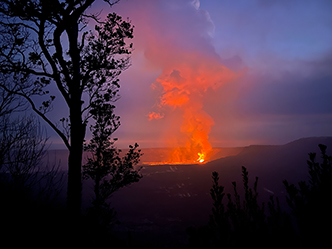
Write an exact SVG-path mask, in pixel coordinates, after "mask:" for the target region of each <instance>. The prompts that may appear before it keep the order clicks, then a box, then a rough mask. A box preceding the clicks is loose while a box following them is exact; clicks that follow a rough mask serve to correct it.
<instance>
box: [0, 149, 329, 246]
mask: <svg viewBox="0 0 332 249" xmlns="http://www.w3.org/2000/svg"><path fill="white" fill-rule="evenodd" d="M319 148H320V150H321V158H320V159H317V158H316V154H314V153H310V154H309V160H308V161H307V163H308V173H309V180H308V181H307V182H305V181H301V182H299V183H289V182H287V181H284V182H283V183H284V187H285V192H287V197H286V198H287V204H288V206H289V209H288V211H287V212H286V211H285V210H283V209H282V208H281V207H280V205H279V199H278V197H275V196H271V197H270V200H269V201H268V202H267V203H260V202H259V194H258V192H257V189H258V188H257V186H258V185H259V180H258V178H257V177H256V178H255V181H254V182H253V183H251V181H249V173H248V171H247V169H246V168H245V167H242V179H243V184H242V186H241V188H239V186H238V184H237V183H236V182H232V185H233V193H232V194H229V193H225V192H224V187H223V186H221V185H220V183H219V174H218V172H213V173H212V180H213V181H212V182H213V185H212V188H211V190H210V194H211V197H212V200H213V206H212V210H211V215H210V218H209V220H208V219H207V223H206V224H205V225H204V224H202V226H200V227H189V228H187V229H186V233H187V235H188V236H187V245H181V247H180V246H179V247H176V248H243V247H247V248H250V247H255V248H280V247H282V248H324V247H325V246H326V245H327V244H328V243H329V234H331V227H330V224H331V221H332V215H331V205H332V204H331V199H332V198H331V191H332V167H331V166H332V165H331V163H332V161H331V159H332V157H331V156H328V155H327V153H326V149H327V148H326V146H324V145H319ZM3 176H4V175H3V174H2V178H1V189H0V191H1V199H2V201H1V203H2V204H1V227H2V230H3V231H4V232H3V233H2V235H1V237H2V241H3V242H9V243H10V244H11V245H13V246H16V245H24V246H26V245H62V246H63V245H65V244H71V245H75V246H83V247H87V246H93V247H94V248H98V247H101V246H105V245H108V246H109V247H110V248H155V244H153V245H151V243H149V241H142V240H136V239H133V238H132V237H131V234H130V233H129V232H128V234H127V236H122V237H121V238H119V237H118V236H117V235H116V233H114V232H112V227H113V224H114V221H115V219H114V217H115V216H112V218H113V219H109V217H110V216H109V215H110V213H107V212H105V213H104V212H99V213H98V215H97V216H95V215H91V213H89V212H82V215H81V216H80V219H79V220H78V221H77V223H76V224H73V223H70V222H69V221H70V219H68V217H67V215H68V213H67V211H66V207H65V206H61V205H58V203H57V202H56V198H53V199H50V198H46V197H47V196H50V195H51V192H48V193H41V192H38V191H34V190H36V186H37V185H34V186H35V187H34V188H31V185H25V186H23V185H21V186H18V185H16V183H15V184H14V182H9V181H8V178H6V179H7V180H5V178H3ZM34 179H39V178H37V177H35V178H34ZM40 179H42V178H40ZM46 182H47V181H45V183H46ZM52 184H55V182H53V183H52ZM54 186H56V185H54ZM37 190H38V188H37ZM45 194H46V195H45ZM53 194H55V195H56V191H55V192H53ZM107 203H108V204H109V202H107ZM94 207H95V208H98V207H96V206H94ZM99 208H100V207H99ZM93 210H94V212H95V211H96V209H93ZM289 210H290V211H289ZM110 211H111V214H112V215H114V214H115V213H114V210H113V209H112V210H110ZM103 217H104V218H105V222H100V220H102V219H103ZM207 218H208V217H207ZM106 221H107V222H106ZM73 230H75V231H77V233H75V234H76V235H75V236H72V233H71V232H72V231H73ZM171 239H172V238H169V240H171ZM147 240H149V239H147ZM151 240H153V238H151ZM165 244H166V243H165ZM162 245H163V241H160V243H159V246H158V248H167V247H163V246H162Z"/></svg>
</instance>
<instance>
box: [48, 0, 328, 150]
mask: <svg viewBox="0 0 332 249" xmlns="http://www.w3.org/2000/svg"><path fill="white" fill-rule="evenodd" d="M101 9H102V15H106V14H107V13H108V12H113V11H114V12H116V13H118V14H120V15H121V16H122V17H124V18H127V17H128V18H129V19H130V20H131V22H132V24H133V25H134V26H135V29H134V37H135V38H134V39H133V43H134V49H135V50H134V52H133V54H132V66H131V67H130V68H129V69H128V70H126V71H125V72H124V73H123V74H122V76H121V78H120V85H121V88H120V95H121V99H120V100H118V102H116V106H117V108H116V113H117V114H118V115H120V116H121V126H120V128H119V130H118V131H117V132H116V133H115V137H118V138H119V141H118V143H117V146H118V147H127V145H128V144H133V143H135V142H137V143H138V144H139V145H140V147H143V148H144V147H164V146H170V141H175V142H179V141H177V139H179V138H181V137H185V136H188V134H186V130H190V129H191V128H192V129H196V128H197V127H198V128H197V129H199V130H200V131H202V130H204V134H200V135H202V136H205V138H206V139H207V140H208V141H209V143H210V145H211V146H212V147H222V146H246V145H250V144H284V143H287V142H290V141H292V140H295V139H298V138H301V137H310V136H331V135H332V129H331V127H332V97H331V96H332V15H331V10H332V1H330V0H291V1H289V0H237V1H233V0H201V1H199V0H141V1H137V0H122V1H120V3H118V4H117V5H115V6H114V7H113V8H112V9H111V10H109V8H108V7H107V5H105V4H104V3H103V2H102V1H100V3H99V5H98V4H95V5H94V6H93V8H92V9H90V10H91V11H92V12H99V11H100V10H101ZM149 114H150V117H149ZM192 120H195V121H197V122H198V123H197V124H196V123H195V124H193V123H192V122H191V121H192ZM193 127H196V128H193ZM195 136H196V135H195V131H192V133H191V139H193V137H195ZM56 141H57V139H55V140H54V143H57V142H56ZM202 146H203V145H202Z"/></svg>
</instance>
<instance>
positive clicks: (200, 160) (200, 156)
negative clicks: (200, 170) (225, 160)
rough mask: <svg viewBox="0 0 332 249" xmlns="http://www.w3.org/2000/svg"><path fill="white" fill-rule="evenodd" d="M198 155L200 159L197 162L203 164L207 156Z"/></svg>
mask: <svg viewBox="0 0 332 249" xmlns="http://www.w3.org/2000/svg"><path fill="white" fill-rule="evenodd" d="M197 154H198V159H197V162H199V163H203V162H204V161H205V160H204V158H205V154H204V153H197Z"/></svg>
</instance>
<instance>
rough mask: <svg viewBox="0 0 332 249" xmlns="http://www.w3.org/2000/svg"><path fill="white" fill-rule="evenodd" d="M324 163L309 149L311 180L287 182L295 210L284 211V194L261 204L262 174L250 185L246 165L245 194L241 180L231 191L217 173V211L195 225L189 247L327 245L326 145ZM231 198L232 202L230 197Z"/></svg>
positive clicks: (330, 177) (331, 177) (331, 176)
mask: <svg viewBox="0 0 332 249" xmlns="http://www.w3.org/2000/svg"><path fill="white" fill-rule="evenodd" d="M319 148H320V150H321V153H322V162H320V163H319V162H316V154H315V153H309V160H308V161H307V163H308V166H309V181H308V182H305V181H300V182H299V183H298V184H293V183H288V182H287V181H286V180H285V181H284V182H283V183H284V186H285V190H286V192H287V204H288V205H289V207H290V209H291V213H286V212H285V211H283V210H281V208H280V205H279V200H278V197H276V198H275V197H274V196H271V197H270V201H269V202H268V203H261V204H260V203H259V202H258V192H257V184H258V178H257V177H256V179H255V182H254V185H253V188H251V187H249V177H248V171H247V169H246V168H245V167H242V177H243V188H244V196H242V197H241V196H240V195H239V193H238V189H237V184H236V182H232V185H233V189H234V193H233V195H231V194H225V193H224V187H223V186H220V185H219V175H218V173H217V172H213V173H212V179H213V186H212V188H211V190H210V194H211V197H212V199H213V208H212V214H211V215H210V220H209V223H208V225H206V226H201V227H199V228H198V229H196V228H193V227H190V228H188V229H187V233H188V234H189V236H190V239H189V241H190V246H189V248H251V247H253V248H324V247H326V246H327V245H329V240H330V239H329V234H331V231H332V229H331V226H330V224H331V222H332V213H331V206H332V167H331V166H332V165H331V163H332V161H331V160H332V157H331V156H328V155H327V154H326V149H327V147H326V146H325V145H322V144H320V145H319ZM225 199H226V200H225Z"/></svg>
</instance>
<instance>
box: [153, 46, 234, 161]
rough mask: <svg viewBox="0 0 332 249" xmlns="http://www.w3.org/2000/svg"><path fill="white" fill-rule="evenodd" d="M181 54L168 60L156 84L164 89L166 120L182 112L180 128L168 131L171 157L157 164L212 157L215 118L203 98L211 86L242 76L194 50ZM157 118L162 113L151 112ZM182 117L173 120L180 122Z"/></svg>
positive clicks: (160, 100)
mask: <svg viewBox="0 0 332 249" xmlns="http://www.w3.org/2000/svg"><path fill="white" fill-rule="evenodd" d="M166 50H167V49H166ZM164 52H165V51H164ZM179 54H181V56H182V57H181V58H180V60H179V61H174V60H172V61H169V62H167V60H166V61H165V63H164V66H163V72H162V74H161V75H159V77H158V78H157V79H156V82H155V83H153V84H152V87H153V89H162V92H161V96H160V99H159V103H158V104H157V105H156V106H157V107H158V108H159V109H163V111H162V112H163V113H165V116H163V117H164V118H165V119H166V118H167V113H170V112H172V111H174V110H175V109H178V110H180V111H181V113H182V117H181V118H182V125H181V126H180V127H179V130H169V131H166V134H165V138H166V140H167V146H170V147H173V148H174V149H173V150H172V151H171V153H170V154H169V157H168V160H165V162H163V163H157V164H195V163H196V164H197V163H205V162H207V161H208V160H209V155H210V153H211V151H212V147H211V144H210V142H209V133H210V131H211V127H212V126H213V125H214V121H213V119H212V117H211V116H210V115H209V114H207V113H206V112H205V111H204V110H203V106H204V105H203V97H204V95H205V94H206V92H207V89H208V88H211V89H213V90H215V89H217V88H219V87H220V86H222V85H223V84H225V83H229V82H231V81H232V80H235V79H236V78H237V77H238V75H237V74H236V73H235V72H233V71H231V70H230V69H228V68H226V67H225V66H223V65H222V64H221V63H220V62H219V61H218V60H216V59H215V58H211V57H209V56H204V55H202V54H196V53H194V52H192V53H184V52H182V51H181V52H179ZM159 86H160V87H159ZM158 111H159V110H158ZM156 118H159V116H158V115H152V116H151V117H150V115H149V120H152V119H156ZM178 118H179V116H177V120H174V121H173V122H172V123H174V124H178ZM173 129H174V127H173ZM175 129H176V127H175ZM179 131H180V132H181V134H180V135H179Z"/></svg>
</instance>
